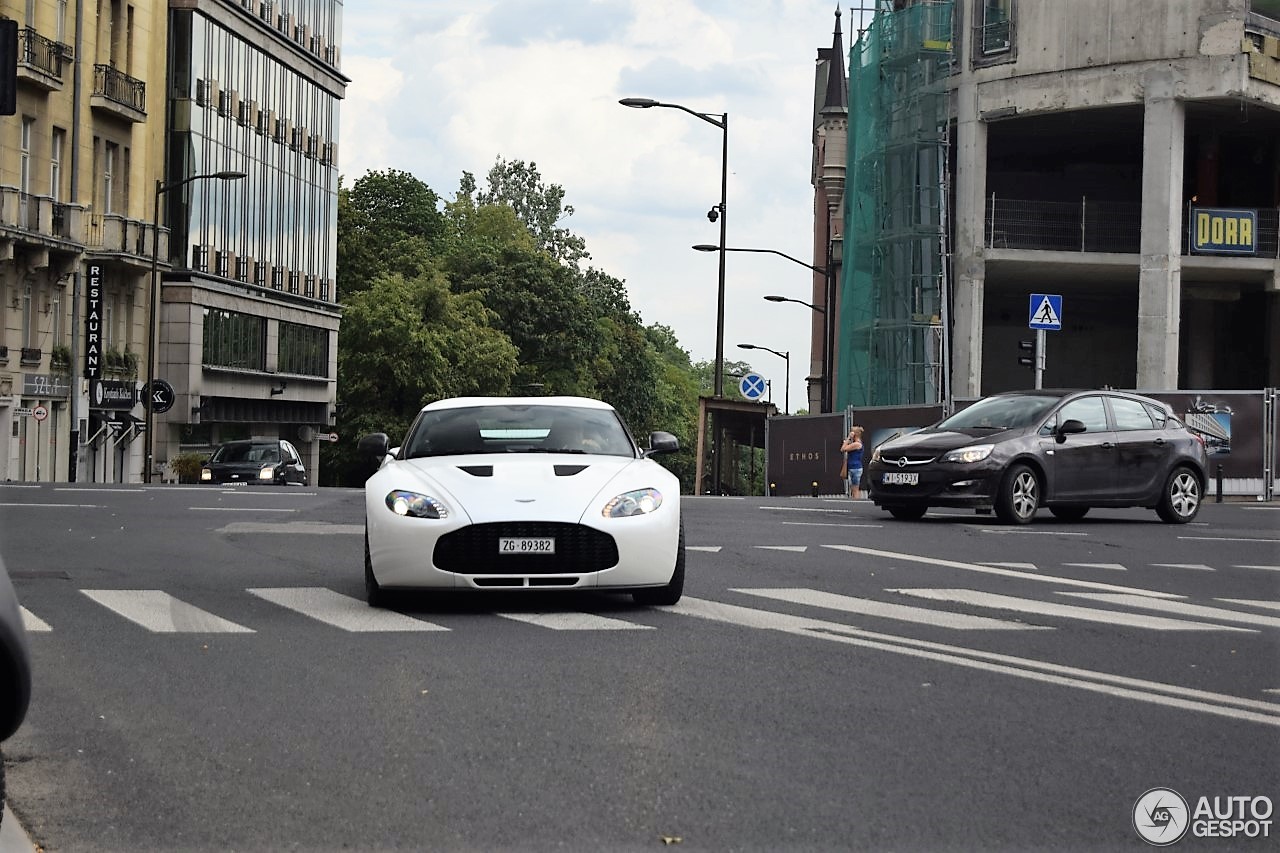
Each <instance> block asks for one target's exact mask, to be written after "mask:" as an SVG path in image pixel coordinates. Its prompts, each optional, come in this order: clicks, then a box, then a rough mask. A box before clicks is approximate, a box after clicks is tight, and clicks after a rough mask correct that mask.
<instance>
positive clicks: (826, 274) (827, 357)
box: [693, 243, 836, 412]
mask: <svg viewBox="0 0 1280 853" xmlns="http://www.w3.org/2000/svg"><path fill="white" fill-rule="evenodd" d="M693 249H694V250H695V251H698V252H716V251H720V256H721V257H722V258H723V257H724V252H759V253H762V254H768V255H777V256H778V257H781V258H786V259H787V260H789V261H791V262H792V263H794V264H799V265H800V266H802V267H808V268H809V269H811V270H813V271H814V272H816V273H817V274H818V275H820V276H822V277H823V279H824V280H825V282H826V299H827V304H828V305H830V304H832V302H833V297H834V291H835V288H834V287H833V286H832V285H833V282H832V280H831V273H832V268H831V265H830V262H828V265H827V266H825V267H819V266H814V265H813V264H808V263H805V262H804V261H802V260H800V259H799V258H793V257H792V256H791V255H788V254H787V253H786V252H779V251H778V250H777V249H747V248H738V247H734V246H726V247H724V249H723V251H721V247H720V246H712V245H709V244H707V243H699V244H698V245H696V246H694V247H693ZM765 298H766V299H769V300H770V301H772V302H800V300H798V299H782V298H778V299H772V298H771V297H768V296H766V297H765ZM801 304H803V305H808V306H809V307H810V308H812V309H813V310H815V311H819V312H821V313H822V315H823V343H822V411H824V412H830V411H831V410H832V408H833V407H834V405H835V395H834V393H833V390H834V389H833V386H832V378H833V377H832V374H833V373H834V372H835V367H834V365H835V361H834V354H833V353H832V352H831V350H832V349H833V347H834V343H835V334H834V330H835V322H836V320H835V312H833V311H826V310H825V309H823V308H819V307H818V306H816V305H811V304H810V303H808V302H804V303H801Z"/></svg>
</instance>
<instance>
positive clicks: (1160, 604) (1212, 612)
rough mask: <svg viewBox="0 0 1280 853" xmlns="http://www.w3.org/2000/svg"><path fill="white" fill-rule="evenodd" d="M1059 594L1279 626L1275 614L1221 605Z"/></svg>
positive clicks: (1067, 593) (1142, 608)
mask: <svg viewBox="0 0 1280 853" xmlns="http://www.w3.org/2000/svg"><path fill="white" fill-rule="evenodd" d="M1059 595H1070V596H1072V597H1074V598H1087V599H1090V600H1092V601H1105V602H1107V603H1108V604H1119V605H1121V606H1122V607H1133V608H1137V609H1141V610H1158V611H1159V612H1161V613H1173V614H1176V615H1178V616H1192V617H1195V618H1197V619H1218V620H1220V621H1222V622H1240V623H1241V624H1244V625H1262V626H1264V627H1267V628H1280V618H1277V617H1275V616H1264V615H1262V614H1260V613H1241V612H1239V611H1238V610H1224V609H1223V608H1221V607H1205V606H1204V605H1201V604H1187V603H1186V602H1185V601H1160V600H1159V599H1155V598H1148V597H1146V596H1145V595H1110V594H1108V593H1105V592H1063V593H1059Z"/></svg>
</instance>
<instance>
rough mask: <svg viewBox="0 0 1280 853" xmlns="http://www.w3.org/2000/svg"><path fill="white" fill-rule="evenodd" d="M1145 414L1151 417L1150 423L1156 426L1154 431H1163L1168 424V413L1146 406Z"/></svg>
mask: <svg viewBox="0 0 1280 853" xmlns="http://www.w3.org/2000/svg"><path fill="white" fill-rule="evenodd" d="M1147 414H1149V415H1151V420H1152V422H1153V423H1154V424H1155V425H1156V429H1164V428H1165V426H1167V425H1168V423H1169V413H1168V412H1166V411H1163V410H1162V409H1157V408H1156V407H1155V406H1147Z"/></svg>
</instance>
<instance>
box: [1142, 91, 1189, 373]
mask: <svg viewBox="0 0 1280 853" xmlns="http://www.w3.org/2000/svg"><path fill="white" fill-rule="evenodd" d="M1143 83H1144V87H1145V91H1144V95H1143V106H1144V112H1143V128H1142V244H1141V252H1142V261H1141V268H1140V270H1139V273H1138V365H1137V387H1138V388H1141V389H1145V390H1149V391H1158V390H1170V389H1174V388H1177V387H1178V321H1179V318H1180V314H1181V299H1182V255H1181V242H1182V240H1181V237H1182V215H1183V210H1184V204H1183V201H1184V200H1183V198H1182V172H1183V154H1184V150H1183V149H1184V142H1185V125H1186V107H1185V105H1184V104H1183V102H1182V101H1180V100H1178V99H1177V97H1175V94H1174V86H1175V79H1174V74H1173V72H1172V71H1170V70H1167V69H1162V70H1157V71H1152V72H1150V73H1149V74H1147V75H1146V78H1145V79H1144V81H1143Z"/></svg>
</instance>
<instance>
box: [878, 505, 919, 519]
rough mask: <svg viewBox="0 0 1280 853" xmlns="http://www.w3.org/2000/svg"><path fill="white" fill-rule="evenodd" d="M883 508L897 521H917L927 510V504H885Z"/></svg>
mask: <svg viewBox="0 0 1280 853" xmlns="http://www.w3.org/2000/svg"><path fill="white" fill-rule="evenodd" d="M885 509H887V510H888V511H889V515H892V516H893V517H894V518H896V519H898V521H919V520H920V519H922V518H924V514H925V513H926V512H928V511H929V508H928V507H927V506H887V507H885Z"/></svg>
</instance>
